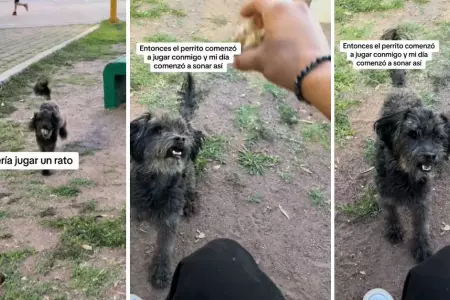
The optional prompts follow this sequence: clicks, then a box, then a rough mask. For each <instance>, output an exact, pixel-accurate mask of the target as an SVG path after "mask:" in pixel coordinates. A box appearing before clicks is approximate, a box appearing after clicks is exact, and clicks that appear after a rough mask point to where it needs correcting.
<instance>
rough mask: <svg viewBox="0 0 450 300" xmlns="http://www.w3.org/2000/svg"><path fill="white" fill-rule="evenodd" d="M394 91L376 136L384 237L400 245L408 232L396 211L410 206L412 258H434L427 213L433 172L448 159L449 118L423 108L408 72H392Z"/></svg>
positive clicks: (384, 109) (377, 124)
mask: <svg viewBox="0 0 450 300" xmlns="http://www.w3.org/2000/svg"><path fill="white" fill-rule="evenodd" d="M391 79H392V83H393V85H394V89H393V91H392V92H391V93H389V94H388V96H387V98H386V100H385V102H384V105H383V107H382V109H381V116H380V119H378V120H377V121H376V122H375V124H374V130H375V132H376V133H377V143H376V144H377V145H376V163H375V168H376V185H377V189H378V193H379V195H380V206H381V208H382V209H383V210H384V213H385V214H386V221H387V229H386V237H387V239H388V240H389V241H390V242H391V243H393V244H397V243H400V242H402V241H403V238H404V234H405V232H404V230H403V227H402V225H401V223H400V219H399V215H398V211H397V207H398V206H407V207H408V208H409V209H410V211H411V212H412V217H413V230H414V235H413V244H412V249H411V251H412V255H413V257H414V258H415V259H416V261H417V262H421V261H423V260H425V259H426V258H428V257H430V256H431V255H432V253H433V250H432V247H431V245H430V235H429V232H428V231H429V224H428V211H429V201H430V193H431V183H432V179H433V177H434V174H435V171H436V169H437V168H439V167H440V166H441V164H442V162H443V160H444V159H445V157H446V156H447V150H448V147H449V136H448V132H447V129H446V128H448V126H449V124H450V123H449V119H448V118H447V117H446V116H445V115H443V114H439V113H436V112H434V111H432V110H430V109H428V108H425V107H424V106H423V104H422V101H421V99H420V98H419V97H418V96H417V95H416V94H415V93H413V92H412V91H410V90H408V89H407V88H406V87H405V86H406V80H405V71H404V70H391Z"/></svg>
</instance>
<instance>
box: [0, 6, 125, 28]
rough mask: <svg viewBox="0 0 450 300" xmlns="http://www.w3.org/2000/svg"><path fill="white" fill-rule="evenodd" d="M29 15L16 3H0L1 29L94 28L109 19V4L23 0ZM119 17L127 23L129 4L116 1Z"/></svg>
mask: <svg viewBox="0 0 450 300" xmlns="http://www.w3.org/2000/svg"><path fill="white" fill-rule="evenodd" d="M21 2H25V3H28V4H29V11H28V12H27V11H26V10H25V8H24V7H18V8H17V16H13V15H12V12H13V9H14V0H0V28H19V27H36V26H61V25H72V24H95V23H98V22H99V21H101V20H105V19H108V18H109V10H110V8H109V7H110V0H21ZM117 12H118V13H117V15H118V17H119V19H121V20H123V21H125V19H126V1H125V0H117Z"/></svg>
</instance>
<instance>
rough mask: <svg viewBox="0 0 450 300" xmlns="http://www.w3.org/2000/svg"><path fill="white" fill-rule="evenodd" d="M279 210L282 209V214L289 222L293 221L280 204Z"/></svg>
mask: <svg viewBox="0 0 450 300" xmlns="http://www.w3.org/2000/svg"><path fill="white" fill-rule="evenodd" d="M278 208H279V209H280V211H281V213H282V214H283V215H284V216H285V217H286V218H287V219H288V220H290V219H291V218H289V215H288V213H287V212H286V211H285V210H284V209H283V207H281V205H279V204H278Z"/></svg>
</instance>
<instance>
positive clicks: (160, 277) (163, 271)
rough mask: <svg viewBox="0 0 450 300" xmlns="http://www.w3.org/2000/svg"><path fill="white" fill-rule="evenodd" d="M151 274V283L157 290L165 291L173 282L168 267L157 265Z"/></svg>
mask: <svg viewBox="0 0 450 300" xmlns="http://www.w3.org/2000/svg"><path fill="white" fill-rule="evenodd" d="M154 267H155V268H154V271H153V274H151V278H150V283H151V284H152V286H153V287H154V288H155V289H165V288H167V287H169V285H170V282H171V273H170V270H169V268H168V267H167V266H163V265H155V266H154Z"/></svg>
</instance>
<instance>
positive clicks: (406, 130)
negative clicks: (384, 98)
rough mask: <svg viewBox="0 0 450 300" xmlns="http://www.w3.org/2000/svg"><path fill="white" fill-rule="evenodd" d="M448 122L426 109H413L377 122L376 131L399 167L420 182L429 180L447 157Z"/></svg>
mask: <svg viewBox="0 0 450 300" xmlns="http://www.w3.org/2000/svg"><path fill="white" fill-rule="evenodd" d="M448 125H449V120H448V118H447V117H445V116H444V115H442V114H440V115H439V114H436V113H435V112H433V111H432V110H429V109H426V108H412V109H408V110H406V111H403V112H400V113H397V114H395V115H392V116H388V117H385V118H382V119H380V120H378V121H377V122H376V123H375V130H376V132H377V134H378V137H379V138H380V140H381V141H382V142H383V143H384V145H385V146H386V147H388V149H389V150H390V151H391V152H392V154H393V156H394V158H396V159H397V160H398V162H399V165H400V167H401V168H402V169H403V170H404V171H405V172H407V173H409V174H410V175H412V176H413V177H414V178H416V179H418V180H420V179H424V178H427V177H432V174H433V173H434V172H433V171H434V170H435V169H436V167H437V165H438V164H440V163H441V162H442V161H443V159H444V158H445V156H446V151H447V149H448V143H449V137H448V131H447V129H446V128H447V126H448Z"/></svg>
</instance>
